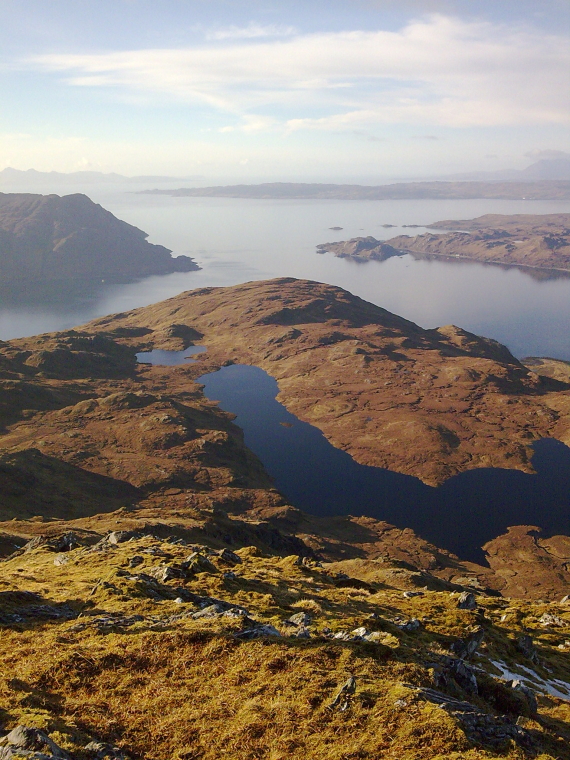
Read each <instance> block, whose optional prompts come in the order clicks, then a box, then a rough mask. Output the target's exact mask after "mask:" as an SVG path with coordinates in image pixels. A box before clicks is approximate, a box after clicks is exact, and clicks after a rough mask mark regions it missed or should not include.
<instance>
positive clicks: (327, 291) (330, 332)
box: [20, 278, 570, 485]
mask: <svg viewBox="0 0 570 760" xmlns="http://www.w3.org/2000/svg"><path fill="white" fill-rule="evenodd" d="M83 329H85V330H87V331H88V332H101V331H106V332H109V333H110V334H112V335H116V336H118V337H119V338H120V339H121V340H122V341H123V342H127V343H129V344H130V345H132V346H136V347H137V348H139V350H147V349H151V348H166V349H168V348H172V349H182V348H184V342H185V338H184V332H183V331H184V330H189V329H190V330H192V331H193V333H192V334H194V335H199V336H200V337H199V340H200V343H201V344H203V345H205V346H206V347H207V349H208V351H207V354H206V355H205V358H203V359H201V362H200V366H202V367H203V368H204V369H203V370H202V371H205V369H206V368H210V367H216V366H217V367H219V366H221V365H222V364H223V363H224V362H226V363H227V362H233V363H245V364H254V365H257V366H260V367H261V368H262V369H265V370H266V371H267V372H268V373H269V374H270V375H272V376H273V377H275V379H276V380H277V381H278V383H279V388H280V393H279V397H278V398H279V400H281V401H282V402H283V403H284V404H285V406H287V408H288V409H289V410H290V411H292V412H293V413H294V414H296V415H297V416H298V417H299V418H301V419H302V420H304V421H306V422H310V423H311V424H312V425H315V426H316V427H318V428H320V429H321V430H322V431H323V432H324V434H325V435H326V436H327V438H328V439H329V440H330V441H331V442H332V443H333V444H334V445H335V446H336V447H337V448H341V449H343V450H345V451H348V452H349V453H350V454H351V456H352V457H353V458H354V459H356V460H357V461H358V462H360V463H361V464H366V465H373V466H376V467H385V468H388V469H391V470H394V471H396V472H402V473H405V474H409V475H414V476H415V477H418V478H421V479H422V480H423V481H424V482H426V483H430V484H433V485H436V484H440V483H442V482H443V481H444V480H446V479H447V478H449V477H451V476H452V475H454V474H456V473H458V472H463V471H465V470H468V469H474V468H476V467H506V468H517V469H520V470H523V471H526V472H531V471H532V467H531V465H530V456H531V448H530V445H531V443H532V442H533V440H535V439H536V438H541V437H545V436H547V437H555V438H558V439H559V440H562V441H564V442H570V415H569V411H570V394H569V393H568V386H567V384H564V383H558V384H557V381H554V380H549V381H546V380H541V379H540V377H539V376H538V375H536V374H535V373H533V372H530V371H529V370H528V369H527V368H526V367H524V366H523V365H522V364H521V363H520V362H518V361H517V360H516V359H515V358H514V357H513V356H512V355H511V354H510V352H509V351H508V350H507V349H506V348H505V347H504V346H502V345H501V344H499V343H497V342H496V341H493V340H490V339H487V338H481V337H479V336H476V335H472V334H471V333H468V332H466V331H464V330H462V329H461V328H459V327H456V326H453V325H448V326H446V327H440V328H438V329H436V330H423V329H422V328H420V327H418V325H416V324H414V323H412V322H409V321H407V320H405V319H402V318H401V317H398V316H396V315H394V314H391V313H390V312H388V311H386V310H385V309H382V308H380V307H377V306H374V305H373V304H370V303H367V302H366V301H363V300H362V299H360V298H357V297H356V296H353V295H352V294H350V293H348V292H347V291H344V290H342V289H340V288H336V287H333V286H330V285H324V284H322V283H315V282H311V281H307V280H295V279H292V278H281V279H277V280H269V281H266V282H254V283H246V284H244V285H236V286H234V287H232V288H202V289H200V290H194V291H189V292H187V293H182V294H180V295H179V296H175V297H174V298H171V299H168V300H167V301H163V302H161V303H159V304H154V305H153V306H149V307H143V308H141V309H135V310H133V311H131V312H128V313H123V314H119V315H116V316H110V317H104V318H102V319H98V320H94V321H93V322H91V323H89V324H88V325H86V326H85V327H84V328H83ZM129 330H130V331H135V330H136V331H137V332H132V335H133V337H132V338H129V337H128V335H129V333H128V331H129ZM177 331H178V332H177ZM123 336H124V337H123ZM195 339H196V338H194V340H195ZM20 345H22V346H25V345H26V343H25V341H24V342H21V343H20Z"/></svg>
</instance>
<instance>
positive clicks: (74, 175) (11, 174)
mask: <svg viewBox="0 0 570 760" xmlns="http://www.w3.org/2000/svg"><path fill="white" fill-rule="evenodd" d="M201 179H204V177H202V176H201V175H198V174H196V175H192V176H188V177H168V176H161V175H156V176H155V175H141V176H136V177H126V176H124V175H123V174H116V173H115V172H111V173H109V174H105V173H104V172H92V171H85V172H39V171H37V170H36V169H27V170H26V171H22V170H20V169H12V168H11V167H8V168H6V169H2V171H0V184H1V183H2V182H3V181H7V182H19V181H29V180H32V181H34V182H69V183H70V184H76V183H78V182H79V183H91V182H92V183H97V182H117V183H119V182H175V181H182V180H184V181H186V182H189V181H192V182H193V181H197V180H201Z"/></svg>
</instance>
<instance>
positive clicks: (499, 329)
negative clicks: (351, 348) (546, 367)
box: [0, 184, 570, 360]
mask: <svg viewBox="0 0 570 760" xmlns="http://www.w3.org/2000/svg"><path fill="white" fill-rule="evenodd" d="M142 189H147V188H145V187H144V186H141V187H133V186H132V185H128V186H123V185H121V186H119V187H117V186H115V185H113V186H106V185H99V184H94V185H90V186H87V187H77V188H75V187H70V186H69V185H65V186H63V187H57V186H53V187H52V186H50V187H49V189H48V188H47V187H46V186H45V184H42V189H41V190H38V189H35V190H34V189H33V188H28V187H26V186H22V185H21V184H18V185H17V186H13V187H9V186H6V185H3V186H2V187H0V191H2V192H23V191H28V192H33V191H35V192H43V193H46V192H55V193H58V194H67V193H69V192H85V193H86V194H87V195H89V197H91V198H92V200H94V201H95V202H97V203H100V204H101V205H102V206H104V207H105V208H106V209H108V210H109V211H111V212H112V213H113V214H115V215H116V216H117V217H118V218H120V219H122V220H124V221H126V222H129V223H130V224H134V225H135V226H137V227H139V228H141V229H143V230H144V231H145V232H147V233H148V236H149V237H148V239H149V241H150V242H151V243H158V244H160V245H164V246H166V247H168V248H170V249H171V250H172V251H173V255H175V256H177V255H180V254H185V255H189V256H192V257H194V259H195V260H196V262H197V263H198V264H199V265H200V267H202V268H201V270H200V271H196V272H186V273H175V274H171V275H166V276H160V277H147V278H145V279H142V280H140V281H138V282H132V283H127V284H117V283H107V282H104V281H102V282H99V283H96V284H93V285H92V286H90V287H89V288H88V289H87V288H81V289H79V290H73V289H65V290H63V289H62V288H61V287H58V288H57V289H50V288H49V287H47V286H46V288H45V289H44V290H42V291H41V292H37V291H34V292H29V293H28V294H26V293H21V292H12V291H8V292H6V291H5V290H2V291H1V292H0V339H3V340H7V339H10V338H16V337H21V336H27V335H35V334H38V333H42V332H49V331H53V330H63V329H68V328H70V327H74V326H77V325H81V324H83V323H85V322H86V321H88V320H90V319H93V318H94V317H97V316H102V315H105V314H110V313H115V312H119V311H126V310H128V309H132V308H135V307H137V306H145V305H148V304H151V303H155V302H157V301H161V300H163V299H165V298H169V297H170V296H174V295H176V294H178V293H180V292H182V291H185V290H191V289H193V288H199V287H205V286H227V285H235V284H237V283H242V282H247V281H251V280H264V279H269V278H272V277H281V276H288V277H298V278H306V279H311V280H317V281H319V282H326V283H330V284H332V285H338V286H340V287H342V288H345V289H346V290H349V291H350V292H351V293H354V294H356V295H358V296H360V297H362V298H364V299H366V300H367V301H371V302H372V303H375V304H377V305H378V306H382V307H383V308H385V309H388V310H389V311H392V312H394V313H396V314H399V315H401V316H402V317H405V318H406V319H410V320H412V321H414V322H416V323H417V324H419V325H421V326H422V327H425V328H433V327H438V326H441V325H446V324H455V325H458V326H460V327H462V328H464V329H466V330H469V331H471V332H475V333H477V334H480V335H485V336H487V337H491V338H495V339H496V340H499V341H500V342H501V343H504V344H505V345H507V346H508V347H509V349H510V350H511V351H512V352H513V353H514V354H515V355H516V356H518V357H519V358H522V357H525V356H550V357H554V358H558V359H565V360H570V329H569V328H570V277H569V276H565V275H562V276H555V275H553V276H549V275H546V276H545V275H544V273H540V272H538V271H535V270H522V269H519V268H516V267H510V268H509V267H501V266H497V265H490V264H479V263H475V262H465V261H453V260H451V261H449V260H447V261H442V260H440V261H438V260H433V259H431V260H428V259H418V260H416V259H414V258H413V257H411V256H402V257H395V258H391V259H388V260H387V261H384V262H376V261H371V262H365V263H360V262H355V261H351V260H348V259H339V258H336V257H334V256H333V255H332V254H324V255H323V254H317V253H316V246H317V245H318V244H321V243H327V242H335V241H338V240H346V239H349V238H352V237H356V236H367V235H372V236H373V237H375V238H377V239H379V240H380V239H388V238H390V237H393V236H395V235H400V234H409V235H415V234H418V233H421V232H425V228H424V227H423V226H422V225H427V224H432V223H434V222H437V221H441V220H445V219H471V218H473V217H476V216H480V215H482V214H488V213H493V214H520V213H528V214H545V213H556V212H570V202H569V201H527V200H522V199H521V200H510V201H507V200H449V201H442V200H397V201H396V200H394V201H360V200H355V201H340V200H250V199H232V198H180V197H172V196H167V195H145V194H139V192H138V190H142ZM384 224H393V225H395V226H394V227H391V228H385V227H383V226H382V225H384ZM405 225H420V226H419V227H413V228H410V227H407V226H405ZM332 227H342V229H341V230H332V229H331V228H332Z"/></svg>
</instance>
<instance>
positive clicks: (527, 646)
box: [516, 633, 539, 662]
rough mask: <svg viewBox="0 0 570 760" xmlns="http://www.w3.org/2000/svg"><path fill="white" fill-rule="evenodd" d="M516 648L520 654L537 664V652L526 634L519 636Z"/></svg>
mask: <svg viewBox="0 0 570 760" xmlns="http://www.w3.org/2000/svg"><path fill="white" fill-rule="evenodd" d="M516 647H517V649H518V650H519V652H520V653H521V654H523V655H524V656H525V657H526V658H527V659H529V660H531V661H532V662H538V659H539V658H538V652H537V650H536V647H535V646H534V644H533V643H532V639H531V637H530V636H529V635H528V634H526V633H525V634H523V635H522V636H519V637H518V639H517V642H516Z"/></svg>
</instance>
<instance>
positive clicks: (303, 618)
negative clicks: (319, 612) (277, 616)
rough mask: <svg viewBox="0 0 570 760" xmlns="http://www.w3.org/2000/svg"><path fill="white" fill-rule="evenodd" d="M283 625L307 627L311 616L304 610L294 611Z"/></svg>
mask: <svg viewBox="0 0 570 760" xmlns="http://www.w3.org/2000/svg"><path fill="white" fill-rule="evenodd" d="M285 625H295V626H299V627H307V626H308V625H311V616H310V615H308V614H307V613H306V612H296V613H295V614H294V615H291V617H289V618H287V620H286V621H285Z"/></svg>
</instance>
